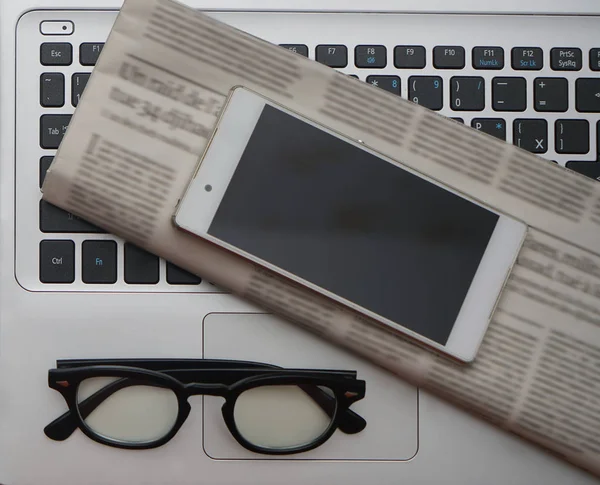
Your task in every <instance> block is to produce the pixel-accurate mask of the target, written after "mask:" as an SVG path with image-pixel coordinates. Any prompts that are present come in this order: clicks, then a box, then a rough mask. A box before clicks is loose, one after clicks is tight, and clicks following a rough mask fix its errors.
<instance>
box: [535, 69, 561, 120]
mask: <svg viewBox="0 0 600 485" xmlns="http://www.w3.org/2000/svg"><path fill="white" fill-rule="evenodd" d="M533 85H534V107H535V110H536V111H540V112H548V111H554V112H565V111H567V109H569V83H568V82H567V80H566V79H565V78H559V77H538V78H537V79H536V80H535V81H534V82H533Z"/></svg>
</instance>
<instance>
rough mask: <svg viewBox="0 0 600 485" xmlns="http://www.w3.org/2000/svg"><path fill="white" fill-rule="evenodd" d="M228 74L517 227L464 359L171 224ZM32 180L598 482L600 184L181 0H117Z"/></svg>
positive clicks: (53, 198) (107, 225) (54, 198)
mask: <svg viewBox="0 0 600 485" xmlns="http://www.w3.org/2000/svg"><path fill="white" fill-rule="evenodd" d="M239 85H243V86H245V87H246V88H248V89H251V90H254V91H256V92H258V93H259V94H262V95H263V96H266V97H267V98H269V99H271V100H273V101H275V102H277V103H280V104H282V105H284V106H286V107H287V108H288V109H291V110H294V111H296V112H298V113H300V114H301V115H303V116H305V117H307V118H309V119H312V120H315V121H317V122H319V123H321V124H322V125H325V126H328V127H330V128H332V129H334V130H336V131H338V132H341V133H343V134H345V135H346V136H348V137H350V138H352V139H355V140H356V139H360V140H362V141H363V142H364V144H365V145H367V146H369V147H370V148H372V149H374V150H376V151H378V152H380V153H382V154H384V155H386V156H388V157H390V158H392V159H394V160H397V161H398V162H399V164H404V165H406V166H409V167H411V168H413V169H415V170H417V171H419V172H421V173H423V174H425V175H427V176H429V177H432V178H433V179H436V180H438V181H440V182H442V183H444V184H446V185H447V186H450V187H453V188H454V189H456V190H458V191H460V192H462V193H464V194H468V195H469V196H471V197H473V198H474V199H477V200H480V201H482V202H483V203H485V204H487V205H489V206H491V207H493V208H495V209H496V210H497V211H500V212H503V213H506V214H508V215H511V216H513V217H515V218H517V219H520V220H522V221H524V222H526V223H527V224H528V226H529V231H528V235H527V237H526V241H525V243H524V247H523V249H522V251H521V253H520V255H519V257H518V261H517V263H516V265H515V267H514V269H513V271H512V274H511V276H510V278H509V281H508V283H507V286H506V288H505V290H504V291H503V294H502V296H501V299H500V301H499V303H498V307H497V310H496V312H495V314H494V316H493V322H492V324H491V326H490V328H489V331H488V333H487V335H486V337H485V341H484V343H483V346H482V347H481V349H480V352H479V354H478V356H477V358H476V361H475V362H474V364H472V365H461V364H456V363H453V362H452V361H450V360H448V359H446V358H443V357H440V356H436V355H435V354H433V353H431V352H429V351H427V350H424V349H422V348H420V347H418V346H416V345H414V344H412V343H409V342H408V341H406V340H404V339H403V338H401V337H400V336H398V335H396V334H394V333H391V332H390V331H388V330H386V329H384V328H382V327H380V326H378V325H377V324H376V323H375V322H373V321H369V320H368V319H366V318H364V317H362V316H359V315H358V314H356V313H353V312H352V311H350V310H348V309H345V308H343V307H342V306H340V305H338V304H333V303H332V302H331V301H329V300H327V299H326V298H324V297H320V296H316V295H315V294H314V293H311V292H308V291H306V290H304V289H303V288H301V287H298V286H296V285H294V284H291V283H290V282H288V281H287V280H285V279H283V278H281V277H279V276H276V275H274V274H272V273H270V272H268V271H265V270H261V269H259V268H257V267H256V266H255V265H253V264H251V263H249V262H247V261H246V260H243V259H241V258H239V257H237V256H234V255H232V254H230V253H227V252H225V251H224V250H221V249H219V248H217V247H216V246H213V245H211V244H209V243H207V242H204V241H203V240H201V239H200V238H197V237H194V236H191V235H187V234H185V233H184V232H182V231H180V230H178V229H176V227H175V226H174V225H173V222H172V216H173V213H174V209H175V207H176V205H177V201H178V200H179V198H180V197H181V196H182V194H183V192H184V190H185V188H186V186H187V184H188V182H189V180H190V177H191V176H192V175H193V173H194V171H195V168H196V166H197V164H198V161H199V157H200V156H201V154H202V153H203V150H204V148H205V146H206V144H207V141H208V138H209V137H210V136H211V133H212V130H213V128H214V126H215V123H216V121H217V116H218V114H219V111H220V109H221V107H222V106H223V105H224V102H225V100H226V98H227V96H228V94H229V92H230V90H231V89H232V88H234V87H235V86H239ZM43 192H44V198H45V199H46V200H47V201H49V202H51V203H52V204H55V205H57V206H60V207H62V208H64V209H65V210H68V211H69V212H72V213H74V214H76V215H79V216H81V217H83V218H85V219H87V220H89V221H90V222H92V223H95V224H97V225H99V226H101V227H103V228H104V229H106V230H108V231H111V232H113V233H115V234H117V235H119V236H121V237H123V238H124V239H126V240H128V241H130V242H133V243H135V244H137V245H139V246H142V247H144V248H145V249H147V250H148V251H151V252H154V253H156V254H158V255H160V256H162V257H164V258H165V259H167V260H170V261H172V262H174V263H175V264H177V265H179V266H181V267H184V268H186V269H188V270H190V271H192V272H194V273H198V274H200V275H202V276H203V277H204V278H206V279H208V280H209V281H211V282H213V283H215V284H217V285H219V286H222V287H224V288H227V289H229V290H231V291H232V292H234V293H236V294H238V295H242V296H244V297H246V298H248V299H250V300H252V301H254V302H256V303H258V304H259V305H261V306H262V307H264V308H267V309H269V310H271V311H273V312H275V313H278V314H280V315H284V316H286V317H287V318H289V319H290V320H293V321H295V322H296V323H298V324H300V325H303V326H304V327H306V328H308V329H310V330H312V331H313V332H317V333H318V334H320V335H322V336H323V337H324V338H326V339H328V340H330V341H332V342H336V343H338V344H340V345H342V346H345V347H346V348H348V349H351V350H352V351H355V352H357V353H358V354H361V355H363V356H365V357H366V358H368V359H371V360H372V361H374V362H376V363H378V364H379V365H381V366H383V367H385V368H387V369H389V370H391V371H392V372H394V373H396V374H397V375H398V376H401V377H402V378H404V379H406V380H408V381H410V382H411V383H413V384H415V385H418V386H420V387H422V388H424V389H427V390H429V391H431V392H434V393H436V394H438V395H440V396H443V397H444V398H446V399H448V400H449V401H451V402H453V403H455V404H456V405H458V406H461V407H463V408H465V409H467V410H468V411H470V412H472V413H475V414H477V415H480V416H481V417H482V418H484V419H487V420H489V421H491V422H493V423H495V424H497V425H498V426H500V427H502V428H504V429H506V430H510V431H512V432H514V433H517V434H518V435H520V436H522V437H524V438H527V439H529V440H531V441H533V442H535V443H537V444H538V445H541V446H543V447H545V448H546V449H549V450H550V451H552V452H553V453H555V454H557V455H559V456H562V457H563V458H564V459H566V460H568V461H570V462H571V463H573V464H576V465H578V466H580V467H583V468H585V469H587V470H588V471H590V472H591V473H594V474H596V475H598V476H600V183H598V182H596V181H594V180H590V179H586V178H584V177H583V176H581V175H579V174H576V173H573V172H570V171H567V170H566V169H563V168H562V167H558V166H556V165H555V164H553V163H551V162H548V161H545V160H542V159H540V158H537V157H536V156H534V155H531V154H529V153H526V152H525V151H521V150H520V149H518V148H515V147H513V146H511V145H508V144H506V143H504V142H501V141H499V140H496V139H495V138H492V137H490V136H488V135H486V134H484V133H480V132H476V131H475V130H471V129H469V128H466V127H464V126H462V125H460V124H458V123H455V122H450V121H448V120H446V119H443V118H442V117H441V116H439V115H437V114H435V113H433V112H430V111H428V110H426V109H425V108H422V107H420V106H417V105H415V104H412V103H409V102H408V101H406V100H403V99H400V97H397V96H394V95H392V94H389V93H387V92H385V91H383V90H381V89H378V88H376V87H373V86H370V85H368V84H366V83H363V82H361V81H358V80H356V79H352V78H350V77H348V76H345V75H343V74H341V73H338V72H336V71H335V70H333V69H330V68H328V67H325V66H322V65H320V64H317V63H316V62H314V61H310V60H308V59H305V58H303V57H301V56H300V55H297V54H295V53H293V52H290V51H288V50H285V49H283V48H281V47H277V46H274V45H271V44H269V43H267V42H265V41H263V40H260V39H257V38H255V37H253V36H251V35H249V34H246V33H243V32H241V31H238V30H236V29H234V28H232V27H229V26H227V25H224V24H222V23H220V22H217V21H215V20H213V19H211V18H209V17H208V16H205V15H203V14H201V13H199V12H196V11H194V10H192V9H190V8H188V7H185V6H183V5H181V4H179V3H176V2H173V1H171V0H126V1H125V4H124V6H123V9H122V10H121V13H120V15H119V16H118V19H117V21H116V24H115V26H114V29H113V31H112V33H111V35H110V38H109V41H108V43H107V44H106V46H105V48H104V50H103V52H102V55H101V57H100V60H99V62H98V64H97V66H96V68H95V71H94V74H93V75H92V77H91V79H90V81H89V83H88V85H87V88H86V92H85V95H84V97H83V100H82V103H81V104H80V105H79V107H78V108H77V111H76V113H75V115H74V118H73V120H72V121H71V125H70V127H69V129H68V132H67V134H66V137H65V139H64V141H63V143H62V145H61V148H60V150H59V152H58V154H57V157H56V158H55V161H54V163H53V165H52V167H51V169H50V171H49V173H48V175H47V177H46V180H45V183H44V186H43Z"/></svg>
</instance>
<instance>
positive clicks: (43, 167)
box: [40, 157, 54, 189]
mask: <svg viewBox="0 0 600 485" xmlns="http://www.w3.org/2000/svg"><path fill="white" fill-rule="evenodd" d="M52 160H54V157H42V158H40V189H41V188H42V185H44V180H45V178H46V172H47V171H48V169H49V168H50V164H51V163H52Z"/></svg>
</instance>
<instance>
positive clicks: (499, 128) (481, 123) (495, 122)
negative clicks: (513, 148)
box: [471, 118, 506, 141]
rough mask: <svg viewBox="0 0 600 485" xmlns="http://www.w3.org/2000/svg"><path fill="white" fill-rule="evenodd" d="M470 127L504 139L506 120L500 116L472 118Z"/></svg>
mask: <svg viewBox="0 0 600 485" xmlns="http://www.w3.org/2000/svg"><path fill="white" fill-rule="evenodd" d="M471 127H472V128H475V129H476V130H477V131H483V132H484V133H487V134H488V135H492V136H495V137H496V138H499V139H500V140H503V141H506V121H505V120H504V119H502V118H473V119H472V120H471Z"/></svg>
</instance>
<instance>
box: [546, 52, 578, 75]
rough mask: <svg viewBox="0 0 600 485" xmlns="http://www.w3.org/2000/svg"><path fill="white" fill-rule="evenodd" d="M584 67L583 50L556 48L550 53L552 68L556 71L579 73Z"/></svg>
mask: <svg viewBox="0 0 600 485" xmlns="http://www.w3.org/2000/svg"><path fill="white" fill-rule="evenodd" d="M582 65H583V54H582V53H581V49H576V48H569V47H555V48H554V49H552V50H551V51H550V66H551V67H552V69H554V70H555V71H579V70H581V66H582Z"/></svg>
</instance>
